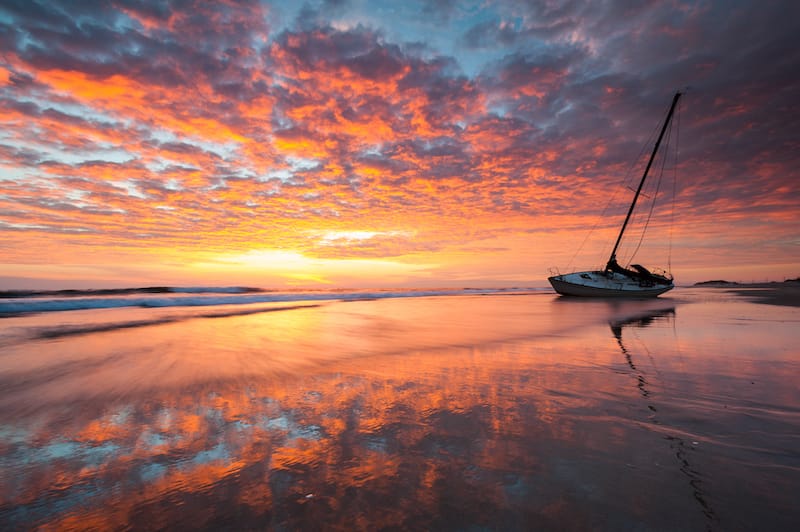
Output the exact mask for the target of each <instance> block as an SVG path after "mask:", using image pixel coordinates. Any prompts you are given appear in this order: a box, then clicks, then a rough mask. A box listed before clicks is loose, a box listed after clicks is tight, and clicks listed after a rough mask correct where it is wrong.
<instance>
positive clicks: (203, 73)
mask: <svg viewBox="0 0 800 532" xmlns="http://www.w3.org/2000/svg"><path fill="white" fill-rule="evenodd" d="M783 4H784V5H780V3H769V4H766V5H762V4H760V3H755V2H744V3H737V4H736V5H735V6H732V5H730V4H729V3H727V2H722V1H719V2H711V3H699V2H672V3H663V2H643V3H636V4H635V5H633V6H630V7H624V6H622V5H615V4H613V3H612V5H602V6H601V4H599V3H594V2H586V3H582V2H577V3H569V4H565V5H564V6H562V7H560V8H556V7H554V6H553V5H551V3H548V2H532V3H530V4H529V5H525V6H523V5H519V3H517V2H510V1H509V2H505V1H501V2H493V3H489V4H485V3H482V2H472V1H466V2H441V3H440V2H427V1H421V2H406V3H396V2H382V1H380V2H368V3H364V2H350V1H343V2H338V1H337V2H333V1H330V2H329V1H312V2H308V3H305V4H302V5H301V4H300V3H296V2H283V1H279V2H261V1H259V0H242V1H235V0H234V1H227V2H219V3H207V2H172V1H168V2H163V3H158V4H156V3H152V2H148V1H141V2H140V1H132V2H131V1H125V2H121V1H120V2H116V1H112V2H105V3H102V4H100V5H101V7H97V6H94V7H89V6H83V5H81V6H75V5H72V3H70V2H63V3H60V2H37V1H31V2H22V3H19V4H18V5H16V6H13V5H12V6H5V5H4V6H0V27H2V32H0V123H2V128H0V253H2V260H1V261H0V289H14V288H41V287H47V288H77V287H94V288H98V287H106V286H143V285H153V284H159V285H161V284H169V285H203V284H221V285H224V286H231V285H247V286H258V287H265V288H291V287H309V288H314V287H320V288H326V287H329V288H330V287H388V286H392V287H395V286H396V287H413V286H472V285H482V286H487V285H491V286H495V285H496V286H511V285H524V284H535V283H539V282H542V281H543V280H544V279H545V277H547V275H548V274H549V270H550V269H551V268H561V269H562V270H563V269H567V268H572V267H575V268H581V269H587V268H591V267H596V266H600V265H601V264H602V262H603V261H604V259H605V258H606V257H605V256H604V253H607V252H608V246H609V244H610V243H612V242H610V241H613V237H614V233H615V231H616V230H618V227H619V224H620V223H621V220H622V217H623V216H624V211H625V209H626V206H627V202H628V201H629V200H630V197H631V196H630V193H629V191H627V190H626V189H625V187H624V183H623V181H624V179H625V177H626V175H627V174H628V173H629V169H630V167H631V164H632V163H633V162H634V160H635V158H636V157H637V154H638V153H639V152H640V150H641V148H642V146H643V145H644V144H645V141H646V140H647V139H648V137H649V135H651V132H652V130H653V128H654V127H656V125H657V122H658V120H660V119H661V118H663V113H664V111H665V110H666V107H667V105H668V103H669V101H670V98H671V96H672V94H673V93H674V92H675V91H676V90H684V89H685V88H686V87H687V86H688V87H689V89H688V91H687V93H686V96H685V98H684V101H683V103H682V107H681V112H680V124H679V127H680V131H679V132H680V151H679V158H678V166H677V168H674V163H668V165H669V164H672V167H670V168H667V170H666V172H667V173H669V174H670V175H672V174H673V173H674V174H675V175H676V176H677V181H676V184H675V199H674V211H673V204H672V201H673V200H672V198H671V197H670V199H669V200H664V201H665V202H666V203H665V204H664V205H666V207H667V209H666V210H667V213H666V215H665V218H661V219H659V220H655V219H654V220H653V221H652V222H651V225H650V227H649V232H648V240H653V241H654V242H655V245H653V246H651V247H649V248H648V249H647V250H645V249H644V248H643V249H642V251H640V253H641V254H642V255H640V257H641V260H642V261H645V262H646V261H648V260H649V259H652V261H651V262H655V264H654V265H658V264H663V266H665V267H666V266H668V265H669V266H671V270H672V272H673V274H674V275H675V278H676V282H677V283H678V284H685V283H690V282H693V281H700V280H706V279H717V278H726V279H729V280H744V281H750V280H783V279H785V278H789V277H797V276H800V237H798V234H800V210H798V208H800V193H798V187H797V184H796V183H797V173H798V170H797V169H798V168H800V155H798V154H800V142H798V137H797V131H796V125H795V124H796V123H797V115H798V110H797V96H798V94H800V79H799V78H798V77H797V74H796V71H795V70H796V68H795V65H797V64H800V47H798V46H797V37H796V27H795V26H796V22H795V21H796V20H798V17H800V8H798V7H795V6H794V5H793V4H791V3H783ZM636 171H639V170H636ZM664 188H665V189H666V188H669V193H670V195H672V184H670V185H669V186H667V185H664ZM612 197H615V198H616V199H615V202H614V204H612V205H611V206H609V200H610V199H611V198H612ZM673 212H674V214H673ZM662 214H663V211H662ZM587 235H588V238H587ZM604 246H605V247H604Z"/></svg>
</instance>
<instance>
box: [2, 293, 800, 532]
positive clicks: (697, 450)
mask: <svg viewBox="0 0 800 532" xmlns="http://www.w3.org/2000/svg"><path fill="white" fill-rule="evenodd" d="M255 310H258V308H256V309H255ZM267 310H268V311H267ZM176 313H178V311H175V310H169V311H164V310H158V309H146V310H143V309H115V310H113V311H108V310H105V311H102V312H99V311H78V312H75V313H65V314H61V315H53V316H49V317H47V318H42V317H41V316H40V317H38V318H35V317H26V318H8V319H6V320H3V322H1V323H0V326H2V327H3V328H4V329H5V331H4V336H2V342H3V346H2V354H0V423H2V425H1V426H0V469H1V470H2V471H4V474H3V480H2V484H0V523H1V524H2V528H4V529H5V528H10V529H25V528H35V527H44V528H48V529H50V528H52V529H64V528H75V529H86V528H97V529H119V528H127V527H130V528H134V529H165V528H190V529H220V528H227V529H237V530H243V529H278V530H282V529H285V530H295V529H307V530H313V529H335V530H372V529H383V528H395V529H406V530H420V529H423V530H424V529H437V530H464V529H502V530H531V529H560V530H586V529H604V530H620V529H642V530H706V529H712V530H731V529H739V530H757V529H769V530H790V529H796V528H797V527H798V526H799V525H800V511H798V510H797V509H796V507H795V494H796V493H797V492H798V490H800V451H798V449H800V391H799V390H798V385H797V375H798V374H800V371H799V370H800V353H798V351H797V349H796V344H797V339H798V335H797V332H796V331H797V330H798V329H797V325H798V321H800V313H798V309H796V308H792V307H778V306H771V305H762V304H757V303H754V302H751V301H749V300H747V299H743V298H741V297H739V296H737V295H735V294H731V293H727V292H720V291H714V290H712V289H677V290H675V291H674V292H673V293H671V295H670V297H664V298H660V299H657V300H649V301H628V302H605V301H573V300H566V299H561V298H557V297H555V296H554V295H552V294H550V293H546V292H545V293H534V294H527V295H486V296H456V297H413V298H398V299H381V300H371V301H351V302H337V301H325V302H321V303H315V304H313V305H311V304H309V305H308V306H303V305H297V304H293V305H291V308H282V307H281V306H280V305H269V306H267V307H265V308H264V311H258V312H256V311H254V312H251V313H246V314H242V315H232V316H218V317H208V314H209V312H208V311H207V310H206V311H204V315H205V316H201V315H198V314H197V312H196V311H192V312H188V311H184V312H183V314H180V315H177V314H176ZM140 322H141V323H140ZM109 323H112V324H113V323H123V324H131V323H134V324H136V323H138V325H135V326H125V327H119V328H114V327H109V326H107V325H108V324H109ZM76 324H81V327H82V329H80V330H76V329H75V327H76ZM92 324H95V325H96V326H93V325H92ZM100 325H102V326H100ZM59 331H60V332H59ZM65 331H66V333H65ZM45 332H46V333H47V334H44V333H45ZM62 333H63V334H62Z"/></svg>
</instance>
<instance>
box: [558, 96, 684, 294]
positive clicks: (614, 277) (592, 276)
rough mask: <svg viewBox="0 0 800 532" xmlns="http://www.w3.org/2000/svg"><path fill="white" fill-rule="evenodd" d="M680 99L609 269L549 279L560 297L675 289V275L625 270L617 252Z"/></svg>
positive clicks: (635, 268)
mask: <svg viewBox="0 0 800 532" xmlns="http://www.w3.org/2000/svg"><path fill="white" fill-rule="evenodd" d="M680 97H681V93H680V92H676V93H675V96H674V97H673V99H672V105H670V108H669V112H668V113H667V118H666V119H665V120H664V125H663V126H662V128H661V133H659V135H658V140H656V143H655V146H654V147H653V153H651V154H650V160H649V161H648V162H647V166H646V167H645V169H644V174H643V175H642V179H641V181H640V182H639V187H638V188H637V189H636V193H635V194H634V196H633V201H632V202H631V206H630V208H629V209H628V214H627V216H625V221H624V222H623V223H622V228H621V229H620V231H619V236H618V237H617V241H616V243H615V244H614V249H613V250H612V251H611V256H610V257H609V258H608V262H606V267H605V268H604V269H602V270H593V271H585V272H574V273H566V274H559V275H553V276H552V277H548V279H547V280H548V281H550V284H551V285H552V286H553V289H554V290H555V291H556V292H558V293H559V294H561V295H564V296H583V297H636V298H638V297H656V296H658V295H660V294H663V293H664V292H666V291H668V290H672V289H673V288H674V287H675V285H674V283H673V278H672V275H671V274H669V273H667V272H662V271H658V272H657V271H650V270H648V269H647V268H645V267H644V266H642V265H640V264H632V265H631V266H630V267H629V268H627V267H623V266H621V265H620V264H619V263H618V262H617V249H618V248H619V244H620V242H621V241H622V235H624V234H625V229H626V227H627V226H628V222H629V221H630V219H631V215H632V214H633V211H634V208H635V207H636V200H638V199H639V195H640V194H641V192H642V187H643V186H644V182H645V180H646V179H647V173H648V172H649V171H650V167H651V166H652V164H653V160H654V159H655V157H656V153H657V152H658V148H659V146H660V145H661V140H662V139H663V138H664V133H665V132H666V131H667V128H668V127H669V124H670V121H671V120H672V115H673V114H674V113H675V107H676V106H677V104H678V100H679V99H680Z"/></svg>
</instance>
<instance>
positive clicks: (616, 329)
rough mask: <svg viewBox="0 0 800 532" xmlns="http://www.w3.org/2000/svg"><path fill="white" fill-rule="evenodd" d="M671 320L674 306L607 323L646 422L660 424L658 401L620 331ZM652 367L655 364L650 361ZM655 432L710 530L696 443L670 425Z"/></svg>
mask: <svg viewBox="0 0 800 532" xmlns="http://www.w3.org/2000/svg"><path fill="white" fill-rule="evenodd" d="M674 319H675V308H674V307H670V308H664V309H660V310H655V311H651V312H647V313H644V314H641V315H638V316H631V317H628V318H626V319H623V320H618V321H612V322H609V326H610V327H611V332H612V334H613V335H614V338H615V339H616V340H617V344H618V345H619V348H620V350H621V351H622V354H623V356H624V357H625V362H626V363H627V365H628V367H629V368H630V370H631V374H632V375H633V376H634V377H635V378H636V388H637V390H638V391H639V394H640V395H641V396H642V397H643V398H644V399H646V401H647V409H648V410H649V415H648V421H649V422H650V423H653V424H654V425H662V422H661V420H660V419H659V416H658V408H657V406H656V404H657V402H658V396H657V395H658V394H657V393H656V397H654V396H653V393H652V391H651V387H650V382H649V376H648V375H647V374H646V372H645V371H643V370H642V369H640V368H639V367H637V365H636V363H635V362H634V356H637V355H638V354H639V353H636V352H634V351H632V350H631V349H629V348H628V347H626V345H625V342H624V341H623V331H624V330H626V329H627V330H628V331H630V332H634V331H635V330H636V329H644V328H646V327H650V326H652V325H654V324H658V325H662V324H664V323H667V324H669V323H672V324H674ZM640 346H641V350H642V351H644V353H645V354H647V355H648V356H651V354H650V352H649V350H648V349H647V346H646V345H645V344H644V343H640ZM653 367H657V366H656V365H655V364H654V365H653ZM656 433H657V434H659V435H661V436H662V437H663V438H664V439H665V440H667V441H668V442H669V446H670V449H671V450H672V452H673V454H674V456H675V459H676V461H677V465H678V469H679V471H680V472H681V474H682V475H683V476H684V477H686V478H687V479H688V484H689V488H690V490H691V492H692V496H693V497H694V499H695V500H696V501H697V504H698V505H699V507H700V510H701V512H702V513H703V515H704V516H705V517H706V519H707V521H708V523H707V527H708V528H709V529H713V528H714V527H715V526H717V525H718V519H717V516H716V514H715V512H714V510H713V508H712V507H711V504H710V502H709V500H710V498H709V496H708V494H707V493H706V488H705V485H704V484H703V481H702V474H701V473H700V472H699V471H698V470H697V468H696V466H695V465H693V463H692V451H693V447H694V446H695V445H696V444H697V442H692V441H691V440H687V438H686V437H685V435H684V434H683V433H679V432H676V431H674V430H672V429H671V428H670V427H661V428H659V430H658V431H657V432H656Z"/></svg>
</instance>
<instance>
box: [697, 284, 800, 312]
mask: <svg viewBox="0 0 800 532" xmlns="http://www.w3.org/2000/svg"><path fill="white" fill-rule="evenodd" d="M708 287H709V288H715V289H720V290H726V291H728V292H732V293H735V294H739V295H741V296H744V297H746V298H749V299H751V300H753V301H755V302H757V303H764V304H767V305H782V306H789V307H800V282H797V281H786V282H782V283H778V282H773V283H747V284H739V283H737V284H732V283H726V284H719V285H709V286H708Z"/></svg>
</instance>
